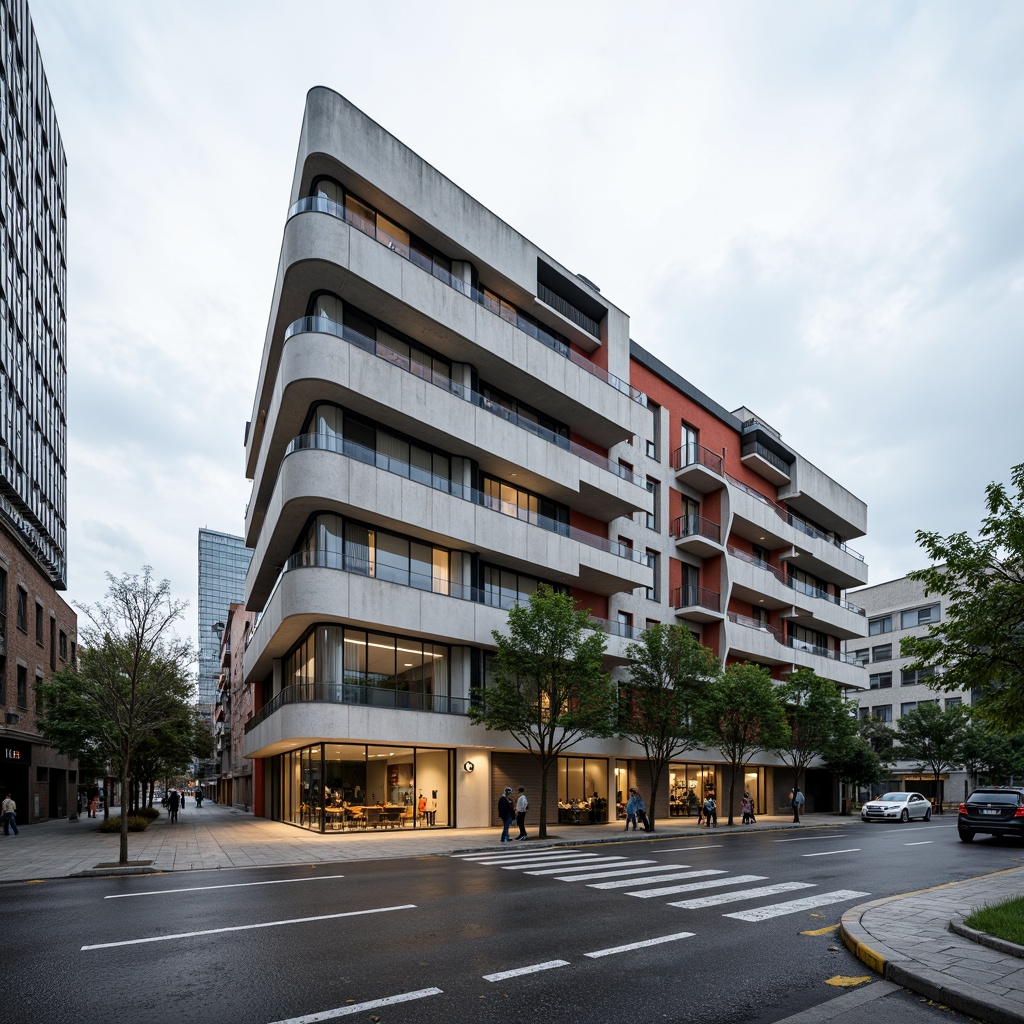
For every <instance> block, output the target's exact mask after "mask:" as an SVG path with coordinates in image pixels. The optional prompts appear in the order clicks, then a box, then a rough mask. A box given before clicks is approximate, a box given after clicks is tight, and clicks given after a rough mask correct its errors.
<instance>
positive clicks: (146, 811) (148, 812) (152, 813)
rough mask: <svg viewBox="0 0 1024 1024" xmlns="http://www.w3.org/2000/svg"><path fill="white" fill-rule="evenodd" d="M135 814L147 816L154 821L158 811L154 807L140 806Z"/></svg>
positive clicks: (141, 816) (157, 816) (158, 815)
mask: <svg viewBox="0 0 1024 1024" xmlns="http://www.w3.org/2000/svg"><path fill="white" fill-rule="evenodd" d="M135 816H136V817H139V818H149V820H150V821H155V820H156V819H157V818H159V817H160V811H159V810H157V808H155V807H140V808H139V809H138V810H137V811H136V812H135Z"/></svg>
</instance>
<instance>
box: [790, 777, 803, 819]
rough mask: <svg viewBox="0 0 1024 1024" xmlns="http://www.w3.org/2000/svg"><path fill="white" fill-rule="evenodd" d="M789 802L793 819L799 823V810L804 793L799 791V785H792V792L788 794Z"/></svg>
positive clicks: (801, 807)
mask: <svg viewBox="0 0 1024 1024" xmlns="http://www.w3.org/2000/svg"><path fill="white" fill-rule="evenodd" d="M789 802H790V805H791V806H792V808H793V821H794V822H795V823H796V824H797V825H799V824H800V811H801V810H802V809H803V806H804V795H803V793H801V792H800V787H799V786H794V787H793V792H792V793H790V794H789Z"/></svg>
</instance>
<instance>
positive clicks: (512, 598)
mask: <svg viewBox="0 0 1024 1024" xmlns="http://www.w3.org/2000/svg"><path fill="white" fill-rule="evenodd" d="M309 568H314V569H334V570H337V571H339V572H348V573H351V574H352V575H354V576H365V577H367V578H370V579H377V580H381V581H383V582H385V583H395V584H397V585H398V586H403V587H412V588H413V589H414V590H423V591H427V592H428V593H432V594H439V595H441V596H442V597H451V598H454V599H455V600H457V601H469V602H472V603H474V604H483V605H487V607H489V608H500V609H501V610H502V611H508V610H510V609H511V608H515V607H516V606H517V605H520V604H526V603H527V602H528V601H529V600H530V595H529V594H524V593H520V592H518V591H511V590H506V589H503V588H501V587H494V586H490V585H488V586H483V587H475V586H470V585H469V584H465V583H461V582H458V581H456V580H453V579H451V578H449V577H448V576H435V575H433V574H432V573H420V572H417V571H416V570H415V569H413V568H412V567H411V566H409V567H408V568H407V569H402V568H400V567H398V566H395V565H383V564H378V563H375V562H374V561H372V560H370V559H367V558H359V557H356V556H352V555H345V554H343V553H342V552H340V551H319V550H310V551H299V552H297V553H296V554H294V555H292V556H291V557H290V558H289V559H288V560H287V561H286V562H285V564H284V566H283V568H282V569H281V572H280V573H279V574H278V577H277V580H276V581H275V583H274V586H273V588H272V589H271V591H270V596H269V597H268V598H267V604H268V605H269V604H270V602H271V600H272V599H273V597H274V594H275V593H276V592H277V588H278V587H279V586H280V585H281V580H282V579H284V576H285V574H286V573H289V572H292V571H293V570H295V569H309ZM262 620H263V616H262V613H261V614H260V615H259V616H258V617H257V619H256V624H255V625H254V626H253V628H252V629H251V630H250V631H249V633H248V635H247V636H246V640H245V646H246V648H247V649H248V647H249V644H250V643H251V642H252V640H253V638H254V637H255V636H256V634H257V632H258V631H259V628H260V624H261V622H262ZM590 624H591V625H590V628H591V629H593V630H595V631H598V632H602V633H608V634H609V635H610V636H621V637H625V638H626V639H627V640H636V639H637V638H638V637H639V636H640V635H641V634H642V633H643V632H644V629H643V628H641V627H639V626H630V625H627V624H626V623H624V622H615V621H612V620H611V619H601V618H597V617H596V616H593V615H592V616H590Z"/></svg>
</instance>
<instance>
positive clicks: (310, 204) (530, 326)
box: [288, 196, 647, 406]
mask: <svg viewBox="0 0 1024 1024" xmlns="http://www.w3.org/2000/svg"><path fill="white" fill-rule="evenodd" d="M300 213H326V214H328V215H330V216H331V217H337V218H338V219H339V220H343V221H345V222H346V223H347V224H351V225H352V226H353V227H354V228H357V229H358V230H359V231H362V232H363V234H365V235H369V236H370V238H374V239H376V240H377V241H378V242H380V244H381V245H384V246H386V247H387V248H388V249H390V250H391V251H392V252H393V253H395V254H396V255H398V256H401V257H402V258H403V259H406V260H408V261H409V262H410V263H414V264H415V265H416V266H418V267H419V268H420V269H421V270H423V271H425V272H426V273H428V274H430V275H431V276H432V277H435V278H437V280H438V281H440V282H441V283H442V284H446V285H447V286H448V287H449V288H452V289H454V290H455V291H457V292H462V294H463V295H465V296H466V297H467V298H469V299H472V300H473V302H476V303H477V304H478V305H481V306H484V307H485V308H486V309H489V310H490V311H491V312H492V313H494V314H495V316H500V317H501V318H502V319H503V320H505V321H507V322H508V323H511V324H512V325H513V326H514V327H516V328H517V329H518V330H520V331H522V332H523V333H524V334H528V335H530V337H531V338H534V339H535V340H536V341H539V342H540V343H541V344H542V345H544V346H545V347H546V348H549V349H551V350H552V351H553V352H557V353H558V354H559V355H560V356H563V357H564V358H566V359H568V360H569V361H570V362H573V363H575V364H576V365H577V366H578V367H580V369H581V370H585V371H586V372H587V373H589V374H591V375H593V376H594V377H597V378H598V379H599V380H602V381H604V382H605V383H606V384H609V385H611V387H613V388H615V390H616V391H621V392H622V394H624V395H626V396H628V397H629V398H631V399H632V400H633V401H634V402H637V403H638V404H639V405H644V406H646V405H647V396H646V395H645V394H644V393H643V392H642V391H639V390H638V389H637V388H634V387H631V386H630V385H629V384H628V383H627V382H626V381H624V380H621V379H620V378H618V377H616V376H615V374H613V373H609V372H608V371H607V370H605V369H602V368H601V367H600V366H597V365H596V364H595V363H592V362H591V361H590V360H589V359H587V358H586V357H584V356H581V355H580V354H579V353H578V352H574V351H573V350H572V349H571V348H570V347H569V346H568V345H567V344H566V343H565V341H563V340H562V339H561V338H558V337H556V336H555V335H553V334H550V333H549V332H547V331H545V330H544V328H542V327H539V326H538V325H537V324H535V323H532V322H531V321H530V320H527V319H525V317H522V316H518V315H517V314H514V312H507V311H506V310H505V309H504V308H503V307H500V306H498V304H497V303H495V302H494V300H493V299H492V298H491V297H490V296H488V295H486V294H485V293H484V292H482V291H481V290H480V289H479V288H474V287H473V286H472V285H469V284H467V283H466V282H465V281H463V280H462V278H460V277H456V276H455V275H454V274H452V273H451V272H450V271H447V270H445V269H444V268H443V267H439V266H438V265H437V264H436V263H434V262H433V260H430V259H428V258H427V257H426V256H424V255H423V254H422V253H419V252H417V251H416V250H415V249H411V248H410V247H409V245H408V244H407V243H405V242H402V241H401V240H398V239H395V238H392V236H391V235H389V234H388V233H387V232H386V231H384V230H383V229H382V228H379V227H377V226H376V225H375V224H373V223H371V222H370V221H368V220H366V219H365V218H363V217H360V216H359V215H358V214H356V213H354V212H353V211H352V210H348V209H346V208H345V207H344V206H342V205H341V203H336V202H334V201H333V200H331V199H326V198H325V197H323V196H307V197H305V198H304V199H300V200H299V201H298V202H297V203H295V204H293V206H292V208H291V209H290V210H289V211H288V217H289V219H291V218H292V217H294V216H296V215H297V214H300ZM579 315H580V316H583V314H579ZM513 317H514V319H513ZM588 319H589V318H588ZM591 322H592V323H593V321H591ZM581 326H582V325H581ZM584 329H585V330H587V331H588V333H594V332H593V331H591V330H590V329H589V328H584Z"/></svg>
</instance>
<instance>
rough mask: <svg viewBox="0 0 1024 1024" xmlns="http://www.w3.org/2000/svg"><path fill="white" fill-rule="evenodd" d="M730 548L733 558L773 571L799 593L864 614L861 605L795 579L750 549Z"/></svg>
mask: <svg viewBox="0 0 1024 1024" xmlns="http://www.w3.org/2000/svg"><path fill="white" fill-rule="evenodd" d="M728 550H729V554H730V555H732V557H733V558H738V559H740V560H741V561H743V562H747V563H749V564H750V565H754V566H757V568H758V569H764V571H765V572H769V573H771V574H772V575H773V576H774V577H775V578H776V579H777V580H778V581H779V582H780V583H781V584H782V585H783V586H786V587H789V589H790V590H795V591H796V592H797V593H798V594H804V595H806V596H807V597H813V598H816V599H818V600H819V601H828V603H829V604H834V605H836V606H838V607H840V608H845V609H847V611H851V612H853V613H854V614H855V615H863V614H864V609H863V608H861V607H860V606H859V605H855V604H851V603H850V602H849V601H842V600H840V599H839V598H838V597H836V595H835V594H830V593H829V592H828V591H827V590H822V589H821V588H820V587H815V586H812V585H811V584H810V583H804V582H803V580H798V579H795V578H794V577H792V576H790V575H789V574H788V573H785V572H783V571H782V570H781V569H779V568H777V567H776V566H774V565H770V564H769V563H768V562H765V561H764V560H763V559H760V558H758V557H757V556H756V555H752V554H750V552H748V551H741V550H740V549H739V548H734V547H732V546H731V545H730V547H729V549H728Z"/></svg>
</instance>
